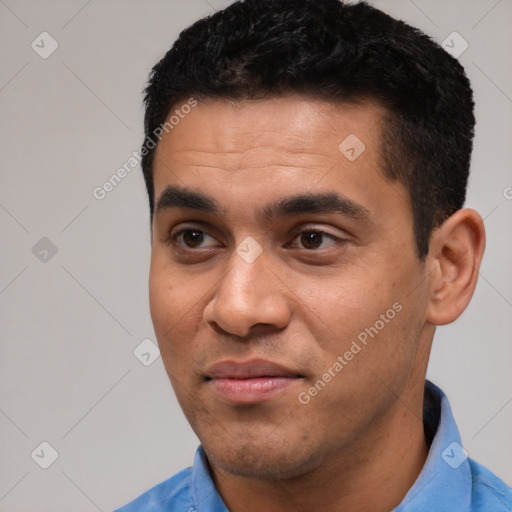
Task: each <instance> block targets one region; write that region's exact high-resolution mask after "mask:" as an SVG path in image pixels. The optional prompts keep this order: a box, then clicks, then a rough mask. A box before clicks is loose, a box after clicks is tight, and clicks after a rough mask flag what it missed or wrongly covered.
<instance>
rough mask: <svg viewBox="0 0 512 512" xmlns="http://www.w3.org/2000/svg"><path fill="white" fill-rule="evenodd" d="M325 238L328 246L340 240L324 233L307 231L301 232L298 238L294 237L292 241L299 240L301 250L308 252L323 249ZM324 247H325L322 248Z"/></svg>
mask: <svg viewBox="0 0 512 512" xmlns="http://www.w3.org/2000/svg"><path fill="white" fill-rule="evenodd" d="M325 238H329V239H330V240H331V243H330V244H328V245H334V244H335V243H336V242H340V241H341V240H340V239H339V238H337V237H335V236H334V235H331V234H330V233H326V232H325V231H319V230H307V231H302V233H300V234H299V235H298V236H296V237H295V239H294V240H297V239H299V240H300V243H301V245H302V248H304V249H308V250H313V251H314V250H317V249H323V247H322V245H323V242H324V241H325V240H324V239H325ZM324 247H325V246H324Z"/></svg>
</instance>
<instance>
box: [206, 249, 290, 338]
mask: <svg viewBox="0 0 512 512" xmlns="http://www.w3.org/2000/svg"><path fill="white" fill-rule="evenodd" d="M269 265H270V263H268V258H266V255H265V251H264V252H263V253H262V254H261V255H260V256H259V257H258V258H257V259H256V260H254V261H252V262H251V263H248V262H247V261H245V260H244V259H243V258H242V257H241V256H240V255H239V254H238V253H237V252H236V251H233V254H232V256H231V258H230V260H229V269H228V271H227V273H225V274H224V276H223V277H222V279H221V281H220V282H219V283H218V286H217V290H216V293H215V296H214V297H213V298H212V300H211V301H210V302H209V303H208V305H207V306H206V308H205V310H204V319H205V320H206V322H208V324H209V325H210V326H211V327H212V328H213V329H214V330H217V331H218V330H219V329H221V330H223V331H225V332H227V333H229V334H232V335H235V336H238V337H241V338H245V337H249V336H250V335H251V333H252V331H253V330H259V329H261V328H262V327H263V326H264V328H265V330H267V329H269V330H272V331H273V330H274V329H275V330H281V329H284V328H285V327H286V326H287V325H288V323H289V321H290V316H291V311H290V307H289V301H288V300H287V295H286V291H287V288H286V285H285V284H284V283H283V282H282V281H281V280H280V279H279V277H278V276H277V275H276V273H275V272H273V271H272V269H271V268H270V266H269Z"/></svg>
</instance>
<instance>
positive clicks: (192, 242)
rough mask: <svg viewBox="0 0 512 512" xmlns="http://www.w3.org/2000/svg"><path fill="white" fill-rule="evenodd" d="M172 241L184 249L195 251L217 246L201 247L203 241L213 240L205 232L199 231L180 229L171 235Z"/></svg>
mask: <svg viewBox="0 0 512 512" xmlns="http://www.w3.org/2000/svg"><path fill="white" fill-rule="evenodd" d="M171 238H172V241H173V243H175V244H176V245H180V246H183V247H186V248H188V249H197V248H202V247H214V246H215V245H217V244H212V245H201V244H202V243H203V242H204V241H205V240H207V239H208V238H211V239H212V240H215V239H214V238H213V237H212V236H210V235H209V234H208V233H206V232H205V231H202V230H200V229H192V228H187V229H182V230H180V231H178V232H177V233H175V234H174V235H172V237H171Z"/></svg>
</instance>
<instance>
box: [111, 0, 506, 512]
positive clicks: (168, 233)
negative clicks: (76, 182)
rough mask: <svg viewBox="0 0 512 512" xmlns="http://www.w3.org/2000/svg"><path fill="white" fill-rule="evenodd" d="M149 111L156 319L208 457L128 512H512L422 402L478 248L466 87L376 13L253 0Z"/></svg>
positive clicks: (414, 36)
mask: <svg viewBox="0 0 512 512" xmlns="http://www.w3.org/2000/svg"><path fill="white" fill-rule="evenodd" d="M145 101H146V117H145V131H146V139H145V142H144V146H143V148H142V155H143V158H144V159H143V171H144V176H145V180H146V186H147V191H148V194H149V203H150V211H151V220H152V260H151V271H150V306H151V315H152V319H153V324H154V327H155V333H156V336H157V339H158V343H159V346H160V351H161V354H162V358H163V362H164V365H165V368H166V371H167V373H168V375H169V378H170V381H171V383H172V386H173V388H174V391H175V393H176V395H177V398H178V400H179V403H180V405H181V407H182V409H183V412H184V414H185V415H186V417H187V419H188V421H189V423H190V425H191V427H192V428H193V429H194V431H195V433H196V434H197V436H198V437H199V439H200V440H201V446H200V447H199V449H198V451H197V453H196V457H195V461H194V466H193V468H189V469H186V470H184V471H182V472H180V473H179V474H178V475H176V476H174V477H172V478H170V479H169V480H166V481H164V482H162V483H160V484H159V485H157V486H156V487H154V488H153V489H151V490H149V491H147V492H146V493H144V494H143V495H141V496H140V497H139V498H137V499H136V500H135V501H133V502H132V503H130V504H128V505H126V506H125V507H122V508H121V509H119V510H121V511H123V512H128V511H135V510H137V511H140V510H144V511H164V510H169V511H197V512H212V511H216V512H217V511H226V510H229V511H231V512H253V511H261V510H264V511H266V512H274V511H282V512H286V511H292V510H293V511H317V510H322V511H341V510H346V511H359V512H367V511H368V512H369V511H372V512H386V511H390V510H400V511H407V512H412V511H427V510H428V511H434V510H435V511H436V512H442V511H450V512H454V511H472V512H474V511H482V512H483V511H485V512H498V511H505V510H507V511H509V510H511V507H512V496H511V493H510V490H509V488H508V487H507V486H506V485H505V483H504V482H502V481H501V480H500V479H499V478H498V477H497V476H495V475H494V474H492V473H491V472H490V471H489V470H487V469H485V468H484V467H482V466H481V465H479V464H478V463H476V462H474V461H473V460H471V459H469V458H468V457H467V455H466V452H465V451H464V449H463V447H462V446H461V444H462V443H461V439H460V436H459V433H458V430H457V427H456V424H455V422H454V419H453V416H452V414H451V410H450V406H449V404H448V401H447V398H446V396H445V395H444V394H443V393H442V391H441V390H440V389H439V388H437V387H436V386H435V385H433V384H432V383H430V382H426V381H425V374H426V369H427V363H428V357H429V353H430V349H431V344H432V339H433V335H434V331H435V327H436V326H437V325H444V324H448V323H450V322H453V321H454V320H455V319H456V318H457V317H458V316H460V315H461V313H462V312H463V311H464V309H465V308H466V306H467V305H468V303H469V301H470V299H471V296H472V294H473V291H474V289H475V285H476V281H477V276H478V269H479V266H480V262H481V259H482V254H483V251H484V245H485V234H484V227H483V221H482V218H481V217H480V215H479V214H478V213H477V212H476V211H474V210H471V209H468V208H463V203H464V199H465V189H466V183H467V178H468V170H469V162H470V155H471V149H472V139H473V129H474V115H473V99H472V91H471V87H470V85H469V82H468V79H467V78H466V76H465V74H464V71H463V69H462V67H461V66H460V64H459V63H458V62H457V61H456V60H455V59H454V58H452V57H451V56H450V55H448V54H447V53H446V52H444V51H443V50H442V49H441V48H440V47H439V46H438V45H437V44H435V43H433V42H432V41H431V40H430V39H429V38H428V37H427V36H425V35H424V34H422V33H420V32H419V31H417V30H416V29H413V28H412V27H410V26H408V25H406V24H405V23H403V22H400V21H396V20H394V19H392V18H390V17H389V16H387V15H385V14H384V13H382V12H380V11H379V10H377V9H374V8H372V7H370V6H369V5H366V4H364V3H358V4H353V5H349V4H344V3H340V2H338V1H337V0H323V1H322V2H318V1H316V0H294V1H289V0H288V1H286V0H247V1H245V2H237V3H235V4H233V5H231V6H230V7H228V8H226V9H225V10H224V11H221V12H218V13H217V14H215V15H213V16H211V17H208V18H205V19H202V20H200V21H198V22H197V23H195V24H194V25H192V26H191V27H190V28H188V29H187V30H185V31H184V32H182V34H181V35H180V37H179V39H178V40H177V41H176V43H175V44H174V46H173V48H172V49H171V50H170V51H169V52H168V53H167V54H166V56H165V57H164V58H163V59H162V60H161V61H160V62H159V63H158V64H157V65H156V66H155V67H154V69H153V71H152V74H151V77H150V80H149V84H148V87H147V89H146V96H145Z"/></svg>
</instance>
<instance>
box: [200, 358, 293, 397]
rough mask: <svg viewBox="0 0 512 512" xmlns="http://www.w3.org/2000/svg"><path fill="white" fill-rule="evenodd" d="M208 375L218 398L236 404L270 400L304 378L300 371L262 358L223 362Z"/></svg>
mask: <svg viewBox="0 0 512 512" xmlns="http://www.w3.org/2000/svg"><path fill="white" fill-rule="evenodd" d="M205 374H206V381H207V384H208V385H209V386H210V387H211V389H212V390H213V391H214V392H215V393H216V394H217V395H218V396H219V398H221V399H222V400H224V401H226V402H229V403H233V404H251V403H252V404H254V403H258V402H264V401H268V400H270V399H272V398H274V397H275V396H276V395H278V394H280V393H282V392H283V391H284V390H286V389H287V388H288V387H289V386H291V385H293V384H294V383H296V382H297V381H298V380H299V379H301V378H302V376H301V375H300V374H299V373H298V372H297V371H294V370H292V369H290V368H287V367H285V366H282V365H279V364H277V363H273V362H271V361H266V360H262V359H254V360H250V361H244V362H237V361H232V360H229V361H221V362H219V363H216V364H214V365H213V366H211V367H210V368H209V369H208V370H207V371H206V372H205Z"/></svg>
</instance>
